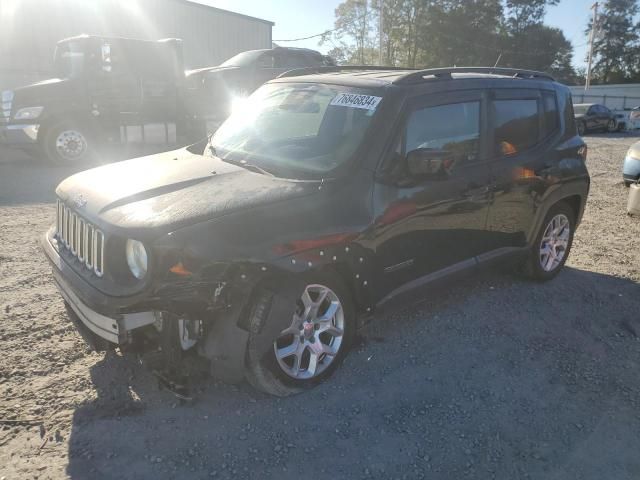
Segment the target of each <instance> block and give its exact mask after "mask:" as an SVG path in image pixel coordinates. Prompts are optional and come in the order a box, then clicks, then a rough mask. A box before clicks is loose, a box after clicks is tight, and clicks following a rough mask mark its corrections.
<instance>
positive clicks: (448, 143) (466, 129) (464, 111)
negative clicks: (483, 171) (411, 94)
mask: <svg viewBox="0 0 640 480" xmlns="http://www.w3.org/2000/svg"><path fill="white" fill-rule="evenodd" d="M479 143H480V102H478V101H475V102H466V103H454V104H449V105H438V106H435V107H427V108H423V109H420V110H415V111H414V112H413V113H412V114H411V116H410V117H409V120H408V121H407V128H406V136H405V152H407V153H408V152H410V151H412V150H417V149H429V150H440V151H443V152H447V153H449V154H451V158H452V162H453V163H459V162H461V161H464V162H467V161H474V160H476V159H477V157H478V152H479Z"/></svg>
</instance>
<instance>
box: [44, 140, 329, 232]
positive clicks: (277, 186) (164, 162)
mask: <svg viewBox="0 0 640 480" xmlns="http://www.w3.org/2000/svg"><path fill="white" fill-rule="evenodd" d="M317 191H318V187H317V183H316V182H308V181H296V180H288V179H282V178H275V177H271V176H268V175H262V174H259V173H254V172H251V171H249V170H246V169H244V168H242V167H238V166H236V165H232V164H229V163H226V162H223V161H222V160H220V159H219V158H216V157H210V156H203V155H196V154H193V153H191V152H189V151H188V150H187V149H181V150H176V151H173V152H166V153H162V154H158V155H151V156H148V157H142V158H137V159H133V160H127V161H123V162H118V163H114V164H111V165H106V166H103V167H98V168H94V169H92V170H87V171H84V172H81V173H78V174H76V175H73V176H71V177H69V178H67V179H66V180H64V181H63V182H62V183H60V185H58V188H57V189H56V194H57V195H58V197H59V198H60V199H61V200H62V201H64V202H65V203H66V204H67V205H68V206H69V207H71V208H72V209H74V210H76V211H77V212H78V213H79V214H80V215H81V216H82V217H84V218H86V219H87V220H89V221H90V222H93V223H95V224H96V225H98V226H100V227H102V228H104V229H106V230H109V231H114V230H116V231H118V230H122V231H120V232H114V233H120V234H123V233H124V232H123V231H125V230H126V233H127V234H128V235H132V236H135V235H138V236H140V237H141V238H150V237H155V236H157V235H161V234H164V233H168V232H171V231H173V230H176V229H179V228H182V227H185V226H187V225H191V224H194V223H198V222H202V221H205V220H210V219H213V218H217V217H220V216H223V215H227V214H229V213H233V212H237V211H240V210H245V209H251V208H253V207H256V206H263V205H265V204H269V203H274V202H278V201H283V200H290V199H293V198H297V197H301V196H304V195H309V194H312V193H314V192H317Z"/></svg>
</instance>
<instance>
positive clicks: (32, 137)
mask: <svg viewBox="0 0 640 480" xmlns="http://www.w3.org/2000/svg"><path fill="white" fill-rule="evenodd" d="M39 129H40V125H37V124H34V125H4V126H2V127H0V143H2V144H5V145H18V146H20V145H34V144H36V143H37V142H38V130H39Z"/></svg>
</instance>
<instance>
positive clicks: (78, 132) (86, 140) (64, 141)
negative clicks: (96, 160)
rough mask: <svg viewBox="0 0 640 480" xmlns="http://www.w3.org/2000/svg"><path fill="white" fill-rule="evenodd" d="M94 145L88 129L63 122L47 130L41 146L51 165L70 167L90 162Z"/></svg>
mask: <svg viewBox="0 0 640 480" xmlns="http://www.w3.org/2000/svg"><path fill="white" fill-rule="evenodd" d="M93 143H94V142H93V140H92V136H91V135H90V134H89V130H88V128H87V127H85V126H81V125H78V124H76V123H73V122H65V121H63V122H59V123H55V124H53V125H51V126H49V127H48V128H46V130H45V134H44V138H43V139H42V143H41V145H42V149H43V151H44V154H45V155H46V157H47V159H48V160H49V161H50V162H51V163H54V164H56V165H68V166H70V165H78V164H84V163H88V162H90V161H91V160H92V159H93V157H94V152H95V148H94V145H93Z"/></svg>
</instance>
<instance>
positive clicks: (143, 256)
mask: <svg viewBox="0 0 640 480" xmlns="http://www.w3.org/2000/svg"><path fill="white" fill-rule="evenodd" d="M125 250H126V255H127V264H128V265H129V270H131V273H133V276H134V277H136V278H137V279H142V278H144V276H145V275H146V274H147V250H146V249H145V248H144V245H143V244H142V242H139V241H138V240H131V239H129V240H127V246H126V248H125Z"/></svg>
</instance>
